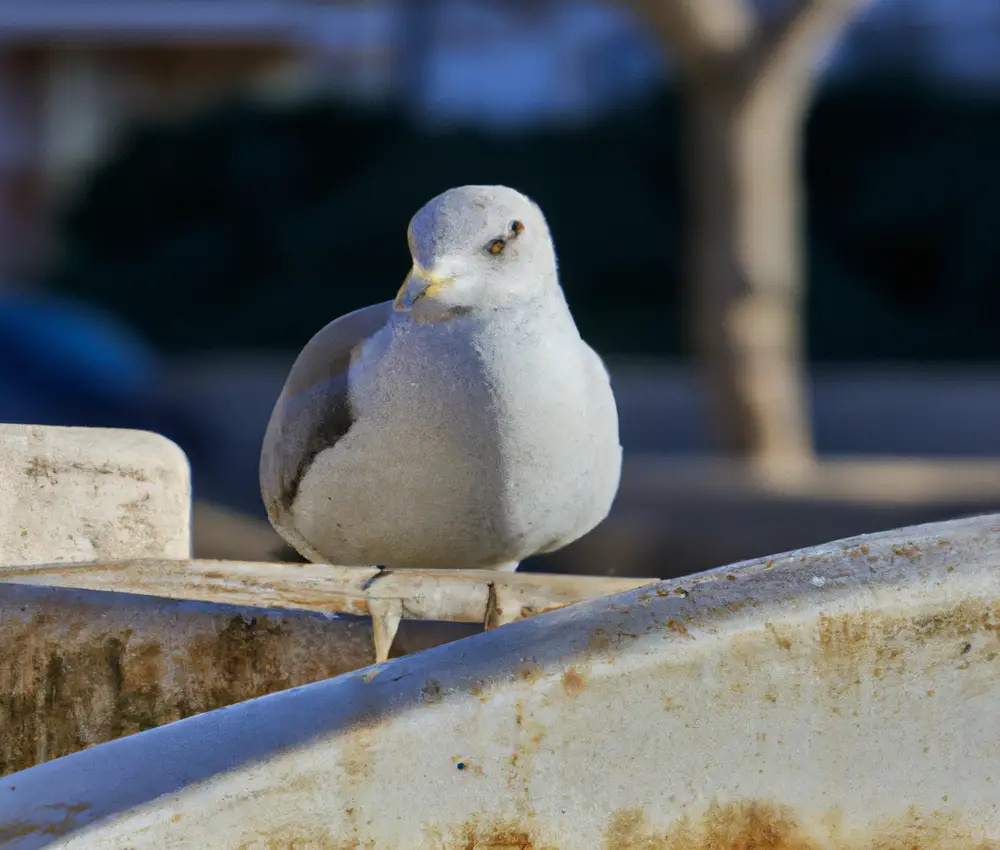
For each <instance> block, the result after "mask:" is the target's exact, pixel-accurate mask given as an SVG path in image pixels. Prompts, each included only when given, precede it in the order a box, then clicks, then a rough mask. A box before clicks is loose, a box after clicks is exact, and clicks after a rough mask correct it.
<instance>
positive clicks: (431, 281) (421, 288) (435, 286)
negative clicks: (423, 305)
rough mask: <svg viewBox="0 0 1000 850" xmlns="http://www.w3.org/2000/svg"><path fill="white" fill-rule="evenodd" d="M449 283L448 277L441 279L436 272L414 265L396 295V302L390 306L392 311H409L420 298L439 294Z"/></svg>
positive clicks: (450, 279)
mask: <svg viewBox="0 0 1000 850" xmlns="http://www.w3.org/2000/svg"><path fill="white" fill-rule="evenodd" d="M451 281H452V278H450V277H441V275H439V274H437V273H436V272H433V271H431V270H430V269H425V268H423V267H422V266H420V265H418V264H417V263H414V264H413V268H412V269H410V273H409V275H407V277H406V280H405V281H404V282H403V285H402V286H401V287H400V288H399V292H398V293H397V294H396V300H395V301H394V302H393V305H392V306H393V309H396V310H409V309H410V308H411V307H412V306H413V305H414V304H416V303H417V302H418V301H419V300H420V299H421V298H423V297H425V296H427V295H434V294H435V293H437V292H440V291H441V290H442V289H444V288H445V287H446V286H448V284H450V283H451Z"/></svg>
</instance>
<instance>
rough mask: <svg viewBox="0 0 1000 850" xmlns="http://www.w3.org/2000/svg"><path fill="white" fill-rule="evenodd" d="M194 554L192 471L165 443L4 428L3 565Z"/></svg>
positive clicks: (108, 433) (138, 434) (98, 433)
mask: <svg viewBox="0 0 1000 850" xmlns="http://www.w3.org/2000/svg"><path fill="white" fill-rule="evenodd" d="M190 554H191V478H190V471H189V468H188V462H187V458H186V457H185V456H184V453H183V452H182V451H181V449H180V448H179V447H178V446H177V445H175V444H174V443H172V442H171V441H170V440H168V439H167V438H166V437H162V436H160V435H159V434H153V433H150V432H147V431H129V430H119V429H110V428H57V427H48V426H46V427H41V426H34V425H0V564H3V565H4V566H8V567H9V566H18V565H24V564H39V563H56V562H77V561H107V560H123V559H127V558H188V557H190Z"/></svg>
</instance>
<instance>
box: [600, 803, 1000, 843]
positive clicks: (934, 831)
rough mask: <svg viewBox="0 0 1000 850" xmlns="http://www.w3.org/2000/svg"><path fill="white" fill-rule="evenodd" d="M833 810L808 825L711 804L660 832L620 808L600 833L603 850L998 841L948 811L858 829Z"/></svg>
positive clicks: (784, 812) (756, 806)
mask: <svg viewBox="0 0 1000 850" xmlns="http://www.w3.org/2000/svg"><path fill="white" fill-rule="evenodd" d="M833 814H834V816H832V817H826V818H822V819H819V818H809V823H810V827H809V828H807V827H805V826H803V824H802V823H801V822H800V819H799V818H797V817H796V816H795V813H794V811H793V810H792V809H790V808H789V807H787V806H780V805H776V804H773V803H769V802H763V801H756V800H748V801H740V802H736V803H729V804H725V805H720V804H715V805H713V806H711V807H710V808H709V809H708V811H707V812H705V814H704V815H702V816H701V817H700V818H697V819H695V818H690V817H684V818H681V819H680V820H679V821H677V822H675V823H674V824H672V825H671V826H670V827H669V828H668V829H667V830H666V831H665V832H661V831H659V830H656V829H653V828H651V827H650V824H649V822H648V819H647V817H646V813H645V811H644V810H643V809H641V808H633V809H624V810H622V811H618V812H615V813H614V814H613V815H612V817H611V819H610V822H609V824H608V827H607V829H606V830H605V831H604V850H640V849H641V850H1000V841H984V840H982V838H981V836H980V835H977V833H978V832H979V830H976V829H975V828H972V827H968V826H963V825H962V824H961V822H960V821H959V819H958V818H957V816H952V815H949V814H942V813H936V812H932V813H928V814H927V815H921V814H920V813H919V812H916V811H914V810H912V809H911V810H910V811H908V812H907V813H906V815H905V816H904V817H902V818H898V819H894V820H891V821H887V822H883V823H879V824H876V825H875V826H874V828H870V829H865V830H863V831H860V832H859V831H852V832H846V831H845V830H844V829H843V828H842V827H841V826H840V818H839V817H836V816H835V815H836V813H833ZM823 823H825V825H822V824H823Z"/></svg>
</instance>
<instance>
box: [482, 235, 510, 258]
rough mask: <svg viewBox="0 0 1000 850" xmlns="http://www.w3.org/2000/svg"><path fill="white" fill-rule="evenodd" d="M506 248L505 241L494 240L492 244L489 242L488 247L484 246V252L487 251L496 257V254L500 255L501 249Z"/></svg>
mask: <svg viewBox="0 0 1000 850" xmlns="http://www.w3.org/2000/svg"><path fill="white" fill-rule="evenodd" d="M506 247H507V240H506V239H494V240H493V241H492V242H490V244H489V245H487V246H486V250H487V251H489V252H490V253H491V254H494V255H496V254H502V253H503V249H504V248H506Z"/></svg>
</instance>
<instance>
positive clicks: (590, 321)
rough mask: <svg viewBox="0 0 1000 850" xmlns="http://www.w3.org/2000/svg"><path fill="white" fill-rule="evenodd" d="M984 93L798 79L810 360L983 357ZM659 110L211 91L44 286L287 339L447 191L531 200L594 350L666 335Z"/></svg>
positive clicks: (124, 176)
mask: <svg viewBox="0 0 1000 850" xmlns="http://www.w3.org/2000/svg"><path fill="white" fill-rule="evenodd" d="M997 150H1000V97H995V98H993V99H987V98H983V97H979V98H973V97H965V98H963V97H960V96H958V95H956V94H955V93H954V92H950V93H943V92H941V91H935V90H932V89H929V88H928V87H927V86H926V85H925V84H923V83H918V82H915V81H912V80H906V79H892V80H881V81H875V82H872V81H866V82H865V85H864V86H863V87H857V88H838V89H827V90H824V91H823V92H821V93H820V95H819V97H818V99H817V101H816V103H815V104H814V108H813V110H812V113H811V116H810V119H809V122H808V127H807V145H806V156H805V164H804V170H805V178H806V184H807V187H808V190H809V205H808V207H809V218H808V232H809V304H808V307H809V309H808V323H809V341H810V349H811V351H810V353H811V356H812V357H813V358H814V359H819V360H843V359H860V358H921V359H962V358H977V359H978V358H983V359H996V358H1000V334H995V333H993V329H994V325H995V323H996V322H997V317H998V316H1000V309H998V308H1000V304H998V303H997V302H998V301H1000V239H998V238H997V234H998V233H1000V159H998V158H997V156H996V151H997ZM680 174H681V173H680V158H679V150H678V108H677V101H676V97H675V95H674V94H672V93H671V92H663V93H661V94H660V95H658V96H657V97H656V98H654V99H652V100H650V101H648V102H646V103H644V104H642V105H641V106H639V107H636V108H633V109H631V110H629V111H625V112H621V113H619V114H615V115H611V116H608V117H607V118H606V119H605V120H603V121H601V122H600V123H598V124H596V125H592V126H588V127H579V128H566V129H563V130H547V131H544V132H534V133H532V134H531V135H526V136H487V135H482V134H477V133H473V132H467V131H466V132H459V131H450V132H448V133H446V134H443V135H427V134H425V133H423V132H421V131H420V130H419V129H418V128H416V127H415V126H413V125H412V124H410V123H409V122H408V121H406V120H405V119H404V118H403V117H402V113H401V112H400V113H396V112H391V111H388V112H375V111H365V110H358V109H356V108H348V107H345V106H344V105H341V104H337V103H331V102H325V101H315V102H310V103H308V104H305V105H303V104H299V105H296V106H285V107H274V106H269V107H262V106H254V105H251V104H246V103H243V104H232V105H229V106H226V107H224V108H220V109H216V110H214V111H212V112H211V113H209V114H205V115H203V116H201V117H199V118H197V119H195V120H192V121H190V122H188V123H184V124H179V125H155V126H154V125H146V126H141V127H137V128H135V130H134V131H133V132H132V133H131V134H130V135H129V137H128V138H127V139H126V140H125V141H124V143H123V145H122V146H121V148H120V149H119V151H118V152H117V154H116V156H115V157H114V158H113V159H112V160H110V161H109V162H107V163H106V164H104V165H103V166H102V167H100V168H98V169H97V170H96V171H95V172H94V173H93V175H92V176H91V178H90V179H89V181H87V183H86V185H85V187H84V189H83V191H82V192H81V193H80V194H79V195H78V196H77V198H76V199H75V201H74V203H73V204H72V206H71V208H70V209H68V210H67V213H66V215H65V217H64V223H63V230H62V244H63V246H64V251H63V254H62V256H61V259H60V260H59V262H58V264H57V265H56V267H55V268H54V269H53V270H52V273H51V276H50V283H51V284H52V285H53V286H54V287H55V288H57V289H59V290H62V291H64V292H68V293H71V294H73V295H74V296H77V297H82V298H86V299H90V300H92V301H94V302H96V303H98V304H99V305H101V306H104V307H107V308H110V309H112V310H115V311H117V312H118V313H119V314H123V315H124V316H125V317H126V318H127V319H129V320H130V321H131V322H132V323H133V324H134V325H135V326H137V327H138V328H139V329H140V330H141V331H142V332H144V333H146V334H147V335H148V336H149V338H150V339H151V340H152V341H153V342H154V343H155V344H157V345H158V346H160V347H161V348H164V349H167V350H175V351H176V350H200V349H207V348H220V347H221V348H229V347H238V348H259V349H268V348H289V349H291V348H299V347H301V346H302V345H303V344H304V342H305V341H306V339H307V338H308V337H309V336H310V335H311V334H312V333H313V332H314V331H316V330H317V329H318V328H319V327H321V326H322V325H323V324H324V323H325V322H326V321H328V320H329V319H331V318H333V317H335V316H337V315H339V314H341V313H343V312H346V311H348V310H351V309H354V308H356V307H359V306H362V305H364V304H368V303H371V302H372V301H376V300H383V299H387V298H391V297H392V296H393V295H394V293H395V290H396V288H397V285H398V284H399V283H401V282H402V279H403V277H404V276H405V274H406V271H407V269H408V268H409V258H408V254H407V250H406V241H405V235H404V234H405V227H406V223H407V222H408V220H409V217H410V216H411V215H412V214H413V212H414V211H415V210H416V209H417V208H418V207H419V206H420V205H421V204H422V203H424V202H425V201H427V200H428V199H429V198H431V197H432V196H433V195H435V194H437V193H438V192H440V191H443V190H444V189H446V188H447V187H449V186H454V185H460V184H463V183H506V184H509V185H512V186H515V187H517V188H519V189H521V190H522V191H525V192H527V193H528V194H529V195H531V196H532V197H534V198H535V199H536V200H537V201H538V202H539V203H540V204H541V206H542V208H543V209H544V210H545V212H546V215H547V216H548V218H549V221H550V224H551V226H552V231H553V234H554V237H555V240H556V246H557V248H558V252H559V257H560V267H561V272H562V279H563V284H564V286H565V288H566V291H567V295H568V297H569V300H570V302H571V304H572V306H573V309H574V312H575V314H576V316H577V318H578V322H579V324H580V326H581V331H582V332H583V333H584V335H585V336H586V337H587V338H588V339H589V340H591V341H592V342H593V343H594V344H595V346H596V347H598V348H599V349H601V350H602V351H604V352H621V353H624V352H627V353H634V354H650V355H659V354H677V353H680V352H682V351H683V350H684V348H685V341H684V336H683V333H682V317H683V310H684V300H683V292H682V288H681V286H680V267H681V249H682V245H683V239H684V223H683V219H682V212H683V204H682V194H681V193H682V190H683V186H682V184H681V179H680Z"/></svg>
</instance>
